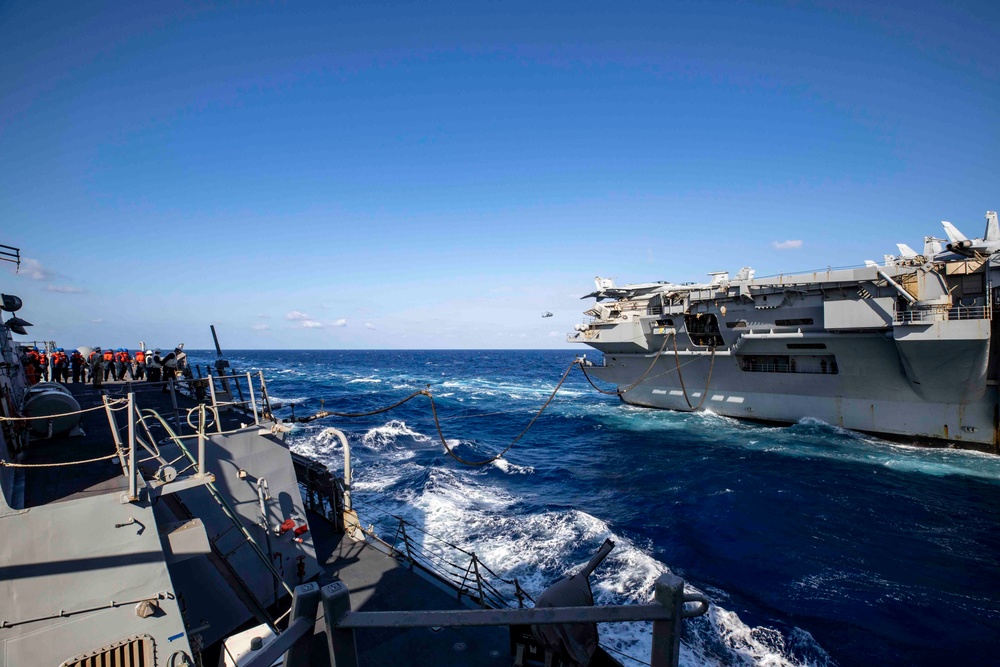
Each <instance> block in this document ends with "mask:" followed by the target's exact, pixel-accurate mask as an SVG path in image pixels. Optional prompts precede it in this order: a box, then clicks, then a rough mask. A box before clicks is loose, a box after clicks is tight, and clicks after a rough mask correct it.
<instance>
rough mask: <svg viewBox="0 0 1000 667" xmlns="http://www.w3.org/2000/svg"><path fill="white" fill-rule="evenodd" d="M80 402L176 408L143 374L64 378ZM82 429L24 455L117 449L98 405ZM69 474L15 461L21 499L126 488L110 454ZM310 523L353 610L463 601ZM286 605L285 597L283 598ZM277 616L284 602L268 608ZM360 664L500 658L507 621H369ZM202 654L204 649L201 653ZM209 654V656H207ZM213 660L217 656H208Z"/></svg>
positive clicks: (323, 654)
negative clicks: (140, 378) (136, 377)
mask: <svg viewBox="0 0 1000 667" xmlns="http://www.w3.org/2000/svg"><path fill="white" fill-rule="evenodd" d="M65 386H66V387H67V388H68V389H69V390H70V392H71V393H72V394H73V396H74V397H75V398H76V399H77V401H78V402H79V403H80V406H81V409H83V410H86V409H88V408H92V407H96V406H100V405H102V404H103V399H102V396H104V395H107V396H109V397H111V398H120V397H122V396H124V395H126V394H127V392H128V391H129V390H132V391H134V393H135V395H136V401H137V402H138V403H139V405H140V407H142V408H150V409H154V410H156V411H158V412H159V413H160V414H162V415H164V416H165V417H168V418H171V417H172V416H173V415H174V405H173V400H172V397H171V394H170V393H168V392H163V391H162V390H161V387H160V385H152V384H147V383H144V382H136V383H126V382H107V383H104V384H103V387H102V389H100V390H98V389H95V388H94V387H93V386H92V385H91V384H84V383H77V384H74V383H69V384H66V385H65ZM176 400H177V406H178V411H179V413H180V414H181V415H183V414H185V413H186V411H187V409H189V408H191V407H193V406H195V405H197V401H195V400H194V399H193V398H192V397H190V396H188V395H186V394H184V393H180V392H178V393H177V395H176ZM248 419H250V420H252V417H247V416H246V415H243V414H241V413H238V412H234V411H231V412H228V413H223V414H222V420H223V423H224V425H225V426H224V428H231V427H234V426H237V425H239V423H240V422H244V423H245V422H246V421H248ZM80 427H81V431H82V432H81V433H80V434H79V435H77V436H73V437H62V438H57V439H52V440H49V439H46V438H41V437H38V438H35V440H34V441H33V442H32V445H31V447H30V448H29V449H28V450H27V455H26V457H25V459H24V462H25V463H33V464H37V463H62V462H67V461H80V460H86V459H91V458H98V457H103V456H107V455H110V454H113V453H114V452H115V445H114V439H113V437H112V433H111V427H110V424H109V421H108V417H107V414H106V413H105V411H104V410H92V411H89V412H85V413H83V415H82V416H81V421H80ZM71 469H72V471H73V474H67V472H66V471H67V468H65V467H41V468H24V469H21V470H22V471H23V472H22V473H21V474H23V475H24V479H23V480H22V481H23V484H21V485H20V487H21V488H22V489H24V490H25V491H24V493H25V507H35V506H42V505H45V504H49V503H56V502H66V501H70V500H74V499H78V498H82V497H86V496H90V495H99V494H104V493H108V492H109V491H122V492H125V491H127V487H128V484H127V481H126V478H125V477H124V476H123V475H122V472H121V467H120V465H119V463H118V462H117V460H114V459H108V460H103V461H95V462H93V463H87V464H82V465H77V466H73V467H72V468H71ZM309 525H310V531H311V533H312V536H313V540H314V544H315V546H316V550H317V557H318V559H319V561H320V562H321V563H322V567H323V570H322V572H321V574H320V575H319V576H318V578H317V581H318V583H319V584H320V585H321V586H322V585H325V584H328V583H330V582H331V581H333V580H334V579H339V580H340V581H342V582H343V583H344V584H346V585H347V587H348V588H349V590H350V597H351V607H352V609H353V610H355V611H415V610H455V609H467V608H469V607H468V606H467V605H466V604H465V603H464V601H463V600H459V599H458V597H457V595H456V593H455V591H453V590H451V589H448V588H447V587H446V586H445V585H444V584H441V583H438V582H435V581H434V580H432V578H431V577H430V575H427V574H425V573H423V572H421V571H419V570H417V571H414V570H411V569H410V568H408V567H406V565H404V564H401V563H400V562H399V561H397V560H396V559H394V558H392V557H390V556H389V555H387V554H386V553H385V552H384V551H381V550H379V549H378V548H377V547H376V546H373V545H372V544H368V543H366V542H356V541H354V540H352V539H351V538H349V537H347V536H346V535H344V534H343V533H338V532H337V531H336V528H335V526H334V525H333V524H332V523H331V522H330V521H328V520H327V519H326V518H325V517H323V516H322V515H320V514H318V513H315V512H309ZM285 604H286V605H287V599H286V600H285ZM271 611H272V612H273V613H274V615H275V616H277V615H279V614H281V613H282V612H283V611H284V609H277V610H274V609H272V610H271ZM356 639H357V648H358V653H359V663H360V664H361V665H382V664H393V665H426V664H440V665H456V666H459V667H461V666H464V665H470V666H471V665H500V664H507V663H509V662H510V647H509V633H508V631H507V629H506V628H496V627H465V628H440V629H426V628H410V629H399V628H397V629H393V628H385V629H371V630H359V631H357V633H356ZM206 655H207V653H206ZM212 658H213V659H214V658H215V656H212ZM212 664H215V663H214V662H213V663H212ZM311 664H314V665H317V666H318V667H326V666H327V665H329V664H330V663H329V655H328V650H327V646H326V625H325V621H324V620H323V618H322V614H320V618H319V619H318V621H317V624H316V630H315V634H314V637H313V647H312V658H311Z"/></svg>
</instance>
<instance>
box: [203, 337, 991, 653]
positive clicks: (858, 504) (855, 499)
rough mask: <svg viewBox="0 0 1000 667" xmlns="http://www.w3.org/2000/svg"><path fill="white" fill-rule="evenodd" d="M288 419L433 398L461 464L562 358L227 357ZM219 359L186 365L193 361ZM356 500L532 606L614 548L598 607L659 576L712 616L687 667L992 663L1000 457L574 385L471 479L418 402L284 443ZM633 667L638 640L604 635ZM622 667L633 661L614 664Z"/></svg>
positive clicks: (536, 391) (645, 635)
mask: <svg viewBox="0 0 1000 667" xmlns="http://www.w3.org/2000/svg"><path fill="white" fill-rule="evenodd" d="M227 356H228V358H229V360H230V362H231V363H232V365H233V367H234V369H236V370H238V371H241V372H244V371H257V370H263V371H264V372H265V375H266V377H267V379H268V386H269V391H270V394H271V396H272V399H277V400H281V401H283V402H284V403H285V405H286V407H285V408H283V409H282V410H281V411H280V412H279V414H280V415H283V416H288V415H290V414H291V409H292V408H291V407H289V406H294V410H295V414H296V415H297V416H305V415H309V414H313V413H315V412H317V411H318V410H320V409H321V406H322V407H323V408H325V409H328V410H333V411H338V412H363V411H368V410H373V409H376V408H380V407H384V406H387V405H390V404H392V403H394V402H396V401H398V400H400V399H402V398H404V397H405V396H407V395H409V394H410V393H412V392H413V391H415V390H418V389H423V388H429V389H430V391H431V392H432V393H433V395H434V397H435V403H436V405H437V409H438V413H439V415H440V417H441V425H442V429H443V432H444V435H445V437H446V438H447V440H448V442H449V444H450V445H452V446H453V447H455V449H456V451H457V453H459V454H460V455H461V456H463V457H465V458H468V459H479V458H487V457H489V456H492V455H493V454H494V453H496V452H499V451H501V450H502V449H503V448H504V447H506V446H507V445H509V444H510V443H511V441H513V440H514V438H516V437H517V435H518V434H519V433H521V431H522V430H524V428H525V427H526V426H527V425H528V423H529V422H530V420H531V418H532V417H533V416H534V414H535V412H537V410H538V409H539V408H540V407H541V406H542V404H543V403H544V402H545V401H546V400H547V399H548V398H549V395H550V394H551V392H552V391H553V389H554V388H555V387H556V384H557V383H558V381H559V378H560V377H561V376H562V374H563V373H564V372H565V370H566V369H567V367H568V366H569V365H570V363H571V362H572V361H573V359H574V358H575V354H574V352H573V351H232V352H230V353H228V355H227ZM213 357H214V355H210V354H208V353H206V352H193V353H191V359H192V362H193V363H198V364H201V365H202V367H204V365H205V364H206V363H207V362H209V361H210V360H211V359H212V358H213ZM329 427H336V428H339V429H341V430H343V431H344V432H345V433H346V434H347V435H348V438H349V440H350V444H351V448H352V461H353V467H354V484H355V487H354V489H355V497H356V498H358V500H359V501H362V502H364V503H365V504H368V505H374V506H377V507H381V508H383V509H385V510H386V511H388V512H392V513H395V514H400V515H403V516H404V517H405V518H407V519H408V520H409V521H411V522H413V523H415V524H417V525H419V526H422V527H423V528H425V529H426V530H427V531H429V532H431V533H433V534H435V535H438V536H440V537H442V538H444V539H447V540H448V541H450V542H453V543H456V544H458V545H460V546H463V547H465V548H467V549H469V550H472V551H475V552H476V553H477V555H478V556H479V558H480V559H481V560H482V561H483V562H484V563H486V564H487V565H488V566H489V567H490V568H491V569H492V570H494V571H495V572H497V573H498V574H501V575H503V576H516V577H518V578H519V580H520V582H521V584H522V586H524V587H525V589H526V590H528V592H529V593H531V594H532V595H537V593H539V592H541V590H543V589H544V588H545V586H546V585H547V584H548V583H551V582H552V581H554V580H555V579H556V578H558V577H559V576H562V575H563V574H565V573H566V572H567V571H569V570H571V569H572V568H574V567H579V566H580V565H581V564H582V563H584V562H586V561H587V560H588V558H589V557H590V556H591V555H592V554H593V552H594V551H595V550H596V549H597V548H598V547H599V546H600V544H601V543H602V542H603V540H604V539H605V538H607V537H610V538H611V539H612V540H614V541H615V543H616V547H615V549H614V551H612V553H611V555H610V556H609V557H608V559H607V560H606V561H605V562H604V564H603V565H602V566H601V567H600V568H599V569H598V570H597V572H596V573H595V575H594V576H593V577H592V579H591V581H592V582H593V584H594V593H595V597H596V600H597V603H598V604H624V603H637V602H647V601H649V600H650V599H651V595H652V585H653V581H654V580H655V579H656V577H657V576H658V575H659V574H660V573H662V572H666V571H670V572H673V573H675V574H677V575H679V576H681V577H683V578H684V579H685V581H686V582H687V584H688V587H689V589H690V590H693V591H699V592H702V593H703V594H705V595H707V596H708V597H709V599H710V600H711V601H712V607H711V610H710V612H709V613H708V614H706V615H705V616H702V617H699V618H697V619H692V620H689V621H687V622H686V628H685V636H684V641H683V648H682V651H681V662H682V664H684V665H699V666H700V665H712V666H714V665H766V666H768V667H771V666H786V665H787V666H794V665H845V666H846V665H939V664H956V663H961V664H968V665H990V664H993V665H996V664H1000V648H998V646H997V643H998V640H1000V457H998V456H994V455H990V454H984V453H980V452H975V451H965V450H958V449H943V448H926V447H920V446H910V445H906V444H899V443H890V442H886V441H883V440H880V439H877V438H874V437H871V436H865V435H859V434H856V433H852V432H848V431H844V430H842V429H839V428H834V427H832V426H829V425H827V424H824V423H822V422H819V421H815V420H809V419H806V420H803V421H802V422H800V423H798V424H795V425H792V426H788V427H764V426H760V425H754V424H748V423H743V422H740V421H736V420H733V419H729V418H725V417H720V416H717V415H714V414H712V413H710V412H699V413H674V412H666V411H657V410H648V409H641V408H634V407H630V406H627V405H625V404H623V403H621V402H620V401H619V400H618V399H617V398H615V397H614V396H607V395H602V394H600V393H598V392H596V391H594V390H593V389H592V388H591V387H590V386H589V385H588V384H587V382H586V380H585V379H584V378H583V376H582V375H581V374H580V371H579V369H574V370H573V372H572V373H570V375H569V377H568V378H567V379H566V381H565V383H564V384H563V386H562V388H561V389H560V391H559V392H558V394H557V395H556V397H555V399H554V400H553V401H552V403H551V404H550V405H549V407H548V408H547V410H546V411H545V413H544V414H543V415H542V416H541V417H540V418H539V419H538V421H537V422H536V423H535V424H534V425H533V427H532V428H531V429H530V430H528V432H527V433H526V434H525V435H524V437H523V438H522V439H521V440H520V441H518V442H517V443H516V444H515V445H514V446H513V447H512V448H511V449H510V451H509V452H508V453H507V454H506V455H505V456H504V457H503V459H501V460H499V461H497V462H495V463H493V464H490V465H487V466H482V467H467V466H463V465H461V464H459V463H457V462H456V461H455V460H453V459H452V458H451V457H449V456H448V455H447V454H446V453H445V451H444V448H443V447H442V444H441V442H440V441H439V440H438V436H437V431H436V429H435V427H434V422H433V419H432V416H431V412H430V403H429V401H428V399H427V398H425V397H418V398H417V399H414V400H412V401H410V402H408V403H406V404H405V405H403V406H400V407H399V408H396V409H395V410H392V411H391V412H388V413H384V414H381V415H377V416H372V417H364V418H355V419H344V418H331V419H326V420H319V421H316V422H312V423H309V424H304V425H300V426H299V427H298V428H297V429H296V430H295V432H294V433H293V434H292V435H291V436H290V438H289V442H290V444H291V446H292V448H293V449H295V450H297V451H301V452H303V453H306V454H310V455H312V456H315V457H317V458H320V459H322V460H323V461H324V462H326V463H327V464H328V465H329V466H330V467H331V468H332V469H334V470H336V471H342V470H343V452H342V451H341V448H340V445H339V443H338V441H337V440H336V438H333V437H331V434H330V433H329V431H327V430H326V429H328V428H329ZM601 641H602V643H603V644H606V645H607V646H609V647H611V648H613V649H615V650H618V651H621V652H623V653H625V654H626V655H627V656H632V657H634V658H636V659H638V660H641V661H643V662H648V659H649V649H650V626H649V625H646V624H637V623H634V624H607V625H602V626H601ZM621 659H622V660H623V663H624V664H626V665H628V664H639V663H638V662H636V661H633V660H630V659H626V658H621Z"/></svg>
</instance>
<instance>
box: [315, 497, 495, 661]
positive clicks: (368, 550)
mask: <svg viewBox="0 0 1000 667" xmlns="http://www.w3.org/2000/svg"><path fill="white" fill-rule="evenodd" d="M309 525H310V526H312V527H313V528H312V530H313V539H314V541H315V543H316V545H317V556H318V557H319V558H320V559H323V560H324V563H325V565H324V572H323V574H322V575H320V581H319V584H320V585H321V586H322V585H325V584H328V583H330V582H331V581H332V580H333V579H334V577H336V578H338V579H340V581H342V582H344V583H345V584H346V585H347V587H348V589H349V590H350V592H351V609H353V610H354V611H411V610H420V609H426V610H430V609H468V608H469V607H467V606H465V605H464V604H463V603H462V602H460V601H459V600H458V599H457V596H456V594H455V593H454V592H453V591H450V590H445V588H444V587H443V585H439V584H435V583H432V582H431V581H430V580H429V579H427V578H425V577H424V576H423V575H421V574H419V573H417V572H413V571H411V570H410V569H409V568H408V567H406V566H405V565H402V564H401V563H399V562H398V561H397V560H396V559H394V558H391V557H389V556H387V555H386V554H385V553H383V552H382V551H379V550H378V549H376V548H375V547H373V546H371V545H369V544H366V543H364V542H355V541H353V540H352V539H351V538H349V537H347V536H346V535H342V534H337V533H334V532H333V530H332V526H330V524H329V523H326V522H325V521H324V520H323V519H322V518H320V517H318V516H312V517H310V521H309ZM355 637H356V641H357V647H358V654H359V658H358V660H359V663H360V665H361V666H362V667H364V666H366V665H393V666H395V665H400V666H404V665H455V666H456V667H462V666H465V665H470V666H471V665H509V664H510V663H511V661H512V658H511V655H510V646H509V634H508V631H507V628H496V627H476V628H441V629H439V630H437V631H436V632H435V631H434V630H432V629H429V628H403V629H399V628H386V629H377V630H376V629H371V630H359V631H357V632H356V633H355ZM315 639H316V642H315V643H314V645H313V653H312V655H313V664H315V665H317V667H321V666H323V667H325V666H326V665H328V664H329V663H328V662H327V659H326V651H327V648H326V633H325V626H324V624H323V622H319V623H317V625H316V637H315ZM456 647H457V648H456ZM320 656H322V657H320Z"/></svg>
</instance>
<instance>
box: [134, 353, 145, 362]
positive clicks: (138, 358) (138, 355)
mask: <svg viewBox="0 0 1000 667" xmlns="http://www.w3.org/2000/svg"><path fill="white" fill-rule="evenodd" d="M135 361H136V363H137V364H144V363H146V353H145V352H143V351H142V350H139V351H138V352H136V353H135Z"/></svg>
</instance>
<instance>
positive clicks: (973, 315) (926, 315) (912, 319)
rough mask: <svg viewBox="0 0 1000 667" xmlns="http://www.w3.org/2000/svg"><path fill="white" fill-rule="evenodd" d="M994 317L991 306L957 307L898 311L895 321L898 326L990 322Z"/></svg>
mask: <svg viewBox="0 0 1000 667" xmlns="http://www.w3.org/2000/svg"><path fill="white" fill-rule="evenodd" d="M992 316H993V313H992V309H991V308H990V307H989V306H955V307H954V308H947V309H945V308H940V309H937V308H931V309H922V310H897V311H896V316H895V317H894V318H893V321H894V322H895V323H896V324H913V323H922V322H943V321H946V320H988V319H990V318H991V317H992Z"/></svg>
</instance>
